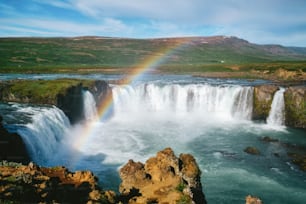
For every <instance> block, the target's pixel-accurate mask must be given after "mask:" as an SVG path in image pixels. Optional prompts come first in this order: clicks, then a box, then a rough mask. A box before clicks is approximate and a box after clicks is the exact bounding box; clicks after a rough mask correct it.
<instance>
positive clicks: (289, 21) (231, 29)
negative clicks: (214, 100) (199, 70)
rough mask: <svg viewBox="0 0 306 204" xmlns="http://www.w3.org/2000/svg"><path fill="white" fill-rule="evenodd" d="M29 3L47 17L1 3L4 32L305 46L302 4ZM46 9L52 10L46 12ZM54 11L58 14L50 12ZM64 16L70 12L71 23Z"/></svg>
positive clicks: (191, 0)
mask: <svg viewBox="0 0 306 204" xmlns="http://www.w3.org/2000/svg"><path fill="white" fill-rule="evenodd" d="M33 1H34V2H36V4H35V5H38V7H42V8H45V9H46V12H45V13H46V14H45V13H44V12H43V11H41V12H37V14H36V13H35V12H32V13H30V14H27V13H25V12H21V10H18V9H17V8H15V7H13V6H8V5H6V4H4V3H0V9H1V11H3V14H5V15H6V16H7V17H2V18H1V19H0V25H1V26H2V28H4V27H5V30H12V32H13V30H15V31H16V32H18V26H19V28H20V30H19V31H20V33H21V34H23V33H26V30H27V29H28V30H29V33H30V34H32V33H33V32H34V31H35V30H37V35H39V33H42V34H41V35H48V33H49V34H50V35H52V36H54V35H57V36H76V35H103V36H117V37H139V38H144V37H165V36H168V37H170V36H194V35H218V34H221V35H235V36H238V37H242V38H245V39H247V40H249V41H251V42H258V43H283V44H287V45H288V44H290V43H294V45H298V43H299V42H298V41H299V40H303V41H300V44H303V45H304V46H306V40H304V39H305V37H303V36H306V12H305V8H306V1H305V0H294V1H288V0H269V1H267V0H256V1H247V0H66V1H64V0H45V1H39V0H32V2H33ZM35 5H30V4H29V5H28V7H31V6H33V7H34V6H35ZM48 6H52V7H53V9H50V11H48V10H47V9H48V8H49V7H48ZM58 8H60V9H58ZM19 9H20V8H19ZM54 10H56V12H59V13H56V12H55V13H51V14H50V13H49V12H53V11H54ZM65 11H69V14H70V18H68V17H67V16H65V13H64V12H65ZM61 12H63V13H61ZM48 14H50V15H48ZM35 15H37V17H36V16H35ZM30 16H31V17H30ZM72 16H73V17H72ZM55 18H56V19H55ZM84 22H87V23H84ZM22 30H23V31H22ZM30 31H31V32H30ZM44 32H45V34H44ZM0 33H3V32H0ZM2 35H3V34H2Z"/></svg>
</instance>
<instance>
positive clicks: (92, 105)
mask: <svg viewBox="0 0 306 204" xmlns="http://www.w3.org/2000/svg"><path fill="white" fill-rule="evenodd" d="M83 101H84V116H85V119H86V120H94V119H95V118H96V117H97V109H96V101H95V99H94V97H93V95H92V94H91V92H90V91H88V90H86V91H83Z"/></svg>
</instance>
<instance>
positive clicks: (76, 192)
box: [0, 163, 114, 203]
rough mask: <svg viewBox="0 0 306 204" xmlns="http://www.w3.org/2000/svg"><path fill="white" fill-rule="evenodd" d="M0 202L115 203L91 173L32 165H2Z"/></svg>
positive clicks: (0, 166)
mask: <svg viewBox="0 0 306 204" xmlns="http://www.w3.org/2000/svg"><path fill="white" fill-rule="evenodd" d="M109 197H110V198H111V196H109ZM0 198H1V199H4V200H7V201H13V202H17V203H19V202H22V203H39V202H46V203H87V202H89V201H93V202H95V203H102V201H103V203H112V202H109V201H108V199H107V198H106V196H105V195H104V192H103V191H101V190H100V189H99V187H98V185H97V179H96V177H95V176H94V175H93V174H92V173H91V172H89V171H78V172H75V173H73V172H69V171H68V169H66V168H64V167H52V168H45V167H38V166H37V165H35V164H33V163H30V164H29V165H20V164H16V163H5V165H0ZM113 200H114V199H113Z"/></svg>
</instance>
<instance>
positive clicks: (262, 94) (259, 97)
mask: <svg viewBox="0 0 306 204" xmlns="http://www.w3.org/2000/svg"><path fill="white" fill-rule="evenodd" d="M277 90H278V87H277V86H274V85H260V86H256V87H254V96H253V114H252V118H253V119H254V120H266V118H267V117H268V115H269V112H270V109H271V104H272V100H273V96H274V94H275V92H276V91H277Z"/></svg>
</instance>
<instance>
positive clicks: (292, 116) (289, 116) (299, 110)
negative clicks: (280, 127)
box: [284, 86, 306, 129]
mask: <svg viewBox="0 0 306 204" xmlns="http://www.w3.org/2000/svg"><path fill="white" fill-rule="evenodd" d="M284 98H285V124H286V125H287V126H291V127H297V128H304V129H306V87H305V86H297V87H290V88H288V89H287V90H286V91H285V94H284Z"/></svg>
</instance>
